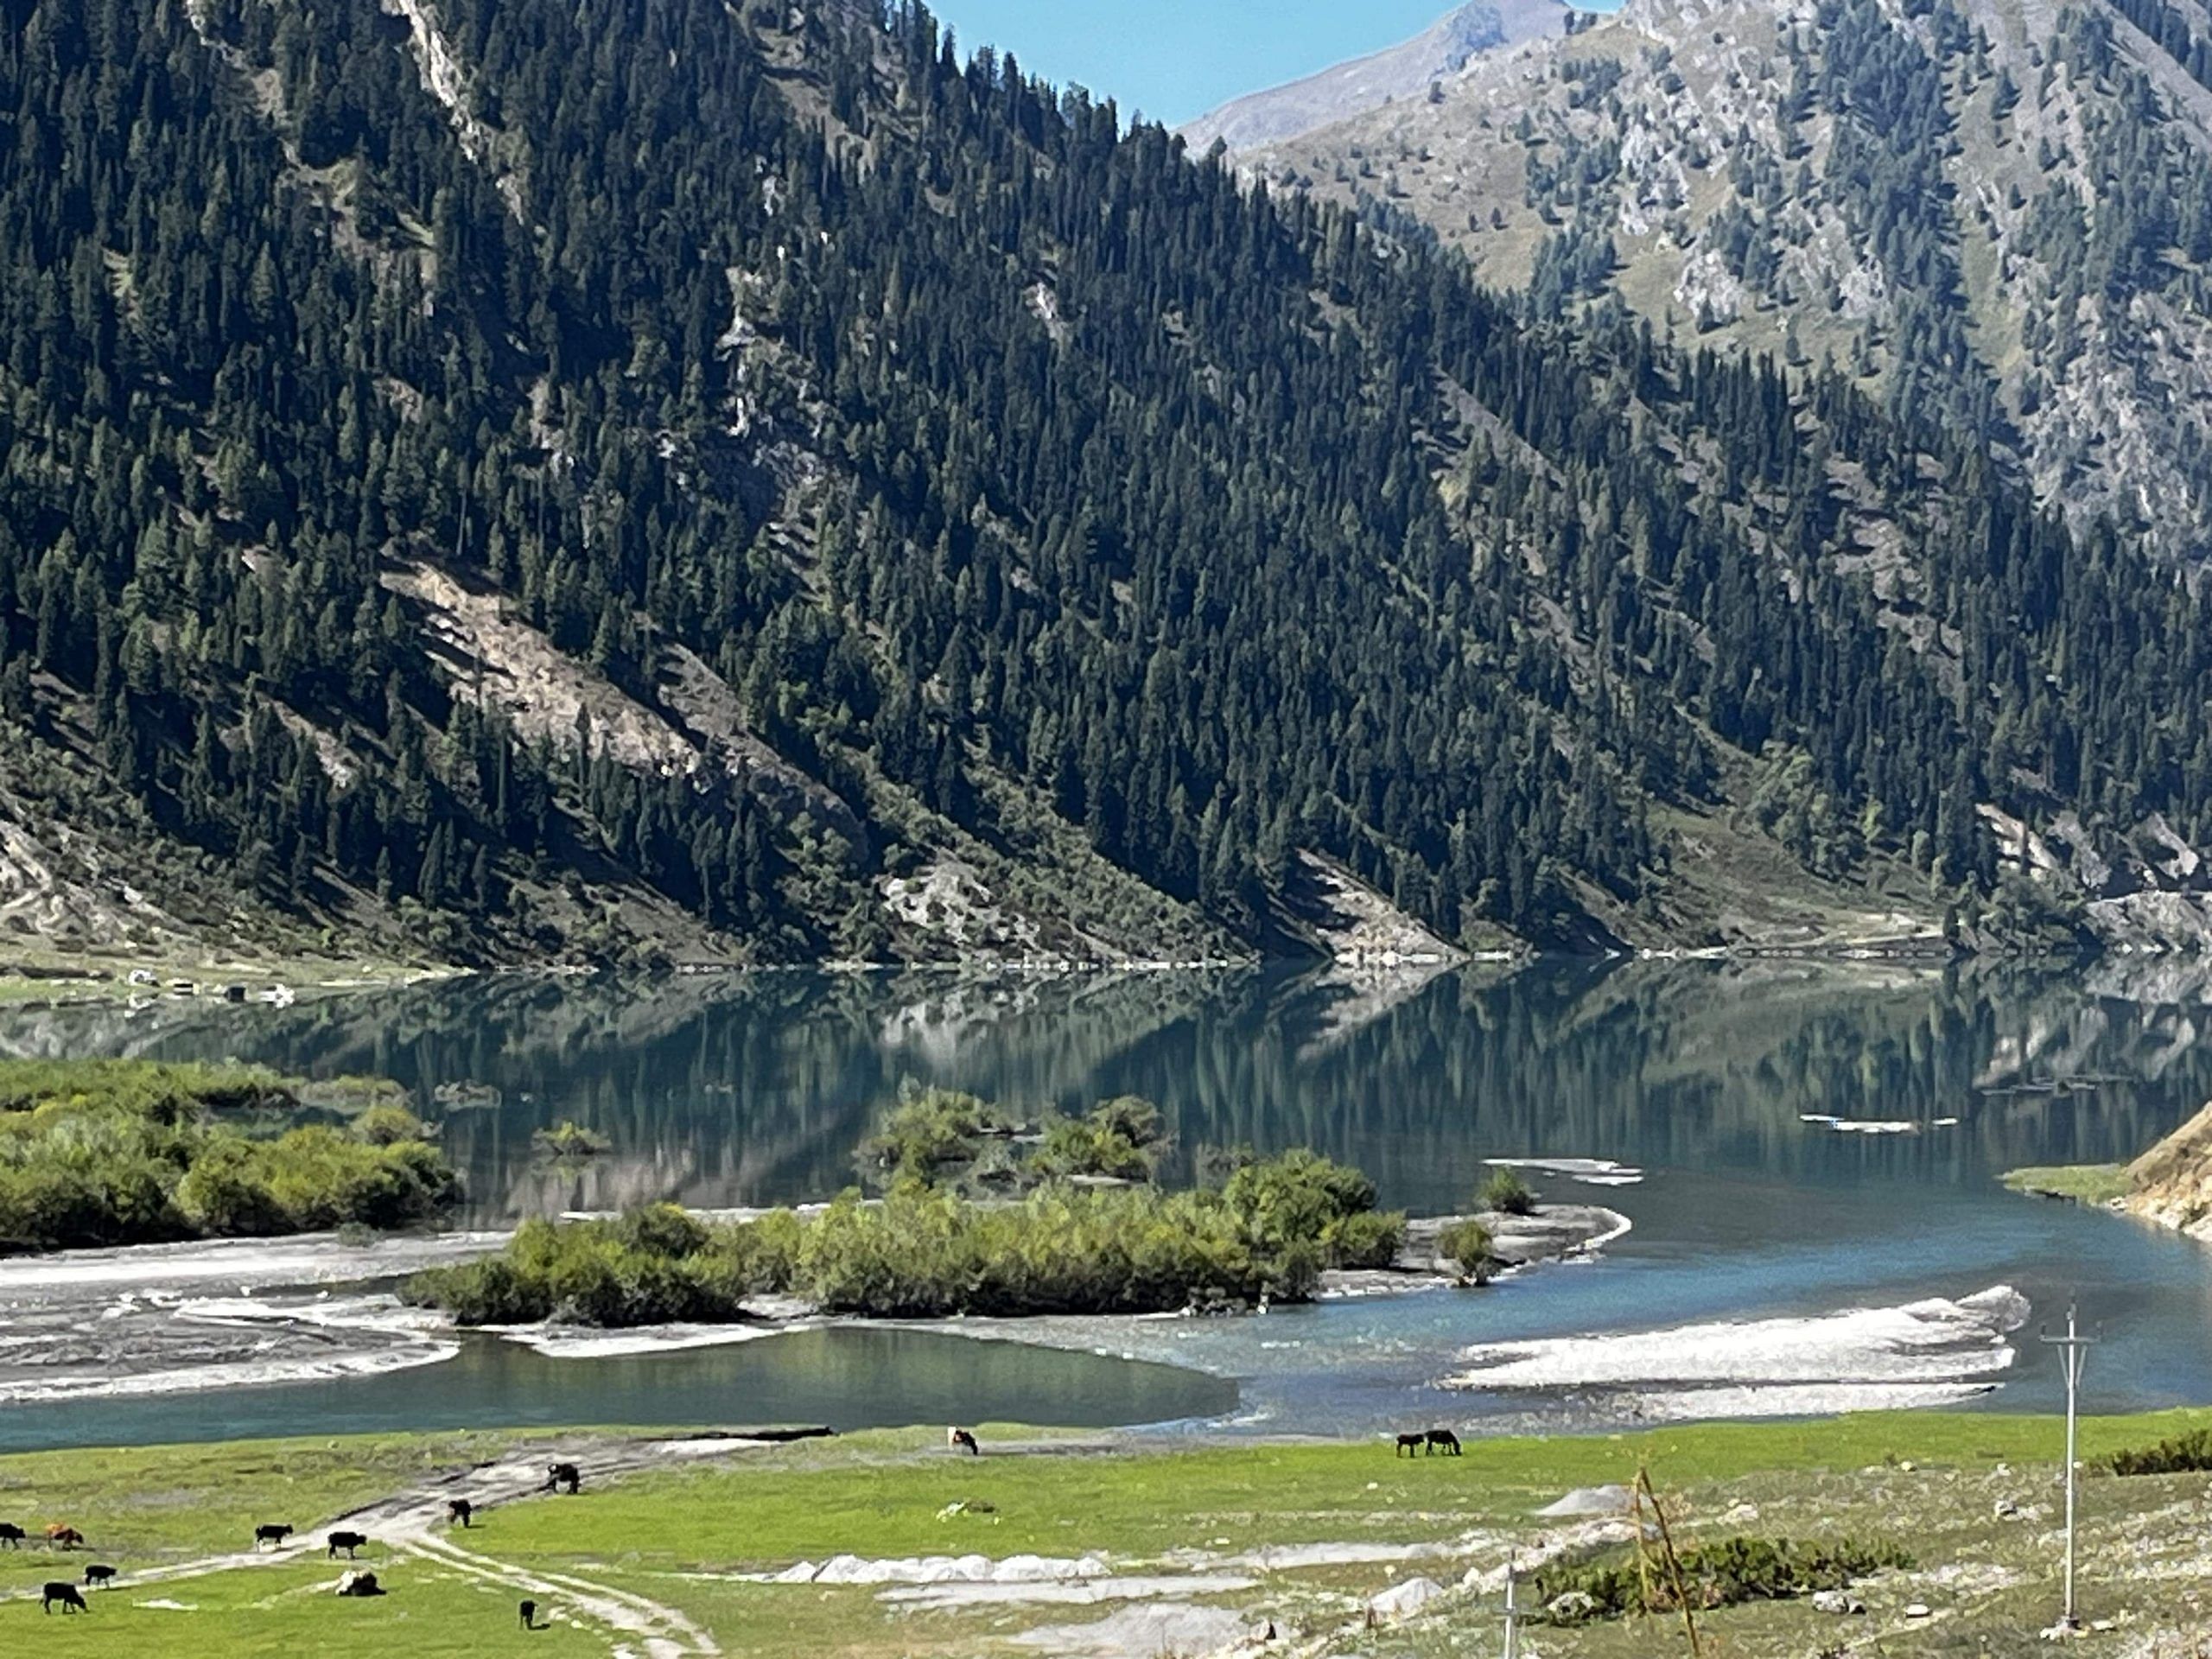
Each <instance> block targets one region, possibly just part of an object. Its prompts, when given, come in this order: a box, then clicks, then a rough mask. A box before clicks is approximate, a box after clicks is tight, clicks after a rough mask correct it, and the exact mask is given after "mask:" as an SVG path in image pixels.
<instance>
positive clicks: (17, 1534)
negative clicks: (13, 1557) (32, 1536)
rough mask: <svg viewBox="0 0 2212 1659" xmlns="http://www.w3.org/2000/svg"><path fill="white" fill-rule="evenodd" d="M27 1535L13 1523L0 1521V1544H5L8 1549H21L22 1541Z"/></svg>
mask: <svg viewBox="0 0 2212 1659" xmlns="http://www.w3.org/2000/svg"><path fill="white" fill-rule="evenodd" d="M28 1536H29V1534H28V1533H26V1532H24V1530H23V1529H22V1528H21V1527H19V1526H17V1525H16V1523H15V1522H12V1521H0V1544H5V1545H6V1546H7V1547H8V1548H10V1549H21V1548H22V1547H23V1540H24V1539H25V1538H26V1537H28Z"/></svg>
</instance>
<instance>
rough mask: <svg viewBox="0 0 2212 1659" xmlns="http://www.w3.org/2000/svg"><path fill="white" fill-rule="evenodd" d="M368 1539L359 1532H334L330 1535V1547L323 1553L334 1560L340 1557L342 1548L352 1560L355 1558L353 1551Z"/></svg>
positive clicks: (348, 1558)
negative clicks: (339, 1553)
mask: <svg viewBox="0 0 2212 1659" xmlns="http://www.w3.org/2000/svg"><path fill="white" fill-rule="evenodd" d="M367 1542H368V1540H367V1539H366V1538H365V1537H364V1536H362V1535H360V1534H359V1533H358V1532H334V1533H332V1534H331V1535H330V1539H329V1545H328V1548H327V1549H325V1550H324V1552H323V1553H324V1554H326V1555H327V1556H328V1557H329V1558H330V1559H331V1560H337V1559H338V1552H339V1551H340V1550H341V1549H342V1550H344V1551H345V1552H346V1560H349V1561H350V1560H353V1552H354V1551H355V1550H357V1549H359V1548H361V1546H362V1545H364V1544H365V1543H367Z"/></svg>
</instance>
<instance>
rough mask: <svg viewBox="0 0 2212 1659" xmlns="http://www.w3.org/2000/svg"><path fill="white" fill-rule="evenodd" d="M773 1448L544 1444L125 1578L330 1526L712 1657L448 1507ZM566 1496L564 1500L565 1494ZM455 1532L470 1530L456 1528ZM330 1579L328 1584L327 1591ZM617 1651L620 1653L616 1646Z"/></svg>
mask: <svg viewBox="0 0 2212 1659" xmlns="http://www.w3.org/2000/svg"><path fill="white" fill-rule="evenodd" d="M773 1444H775V1442H773V1441H769V1440H738V1439H714V1440H617V1439H613V1438H611V1437H603V1436H595V1437H591V1438H583V1439H576V1440H547V1441H543V1442H539V1443H537V1444H536V1445H533V1446H531V1447H530V1448H529V1449H528V1450H527V1451H526V1452H517V1453H514V1454H512V1455H510V1456H507V1457H504V1458H500V1459H494V1460H493V1461H491V1462H487V1463H482V1464H479V1465H476V1466H474V1468H470V1469H465V1470H456V1471H452V1472H450V1473H447V1474H442V1475H439V1476H436V1477H434V1478H430V1479H428V1480H425V1481H423V1482H420V1483H418V1484H415V1485H413V1486H410V1487H408V1488H406V1489H405V1490H404V1491H399V1492H396V1493H394V1494H393V1495H392V1496H391V1497H386V1498H380V1499H378V1501H377V1502H376V1503H371V1504H368V1505H365V1507H363V1508H360V1509H357V1510H350V1511H348V1512H347V1513H346V1514H344V1515H340V1516H335V1517H334V1518H333V1519H331V1520H329V1521H327V1522H323V1523H322V1524H321V1525H320V1526H316V1527H312V1528H309V1529H307V1530H305V1531H303V1532H297V1533H295V1534H294V1535H292V1537H291V1538H290V1539H289V1540H287V1541H286V1542H285V1543H284V1544H283V1546H282V1547H281V1548H274V1549H242V1550H235V1551H232V1552H230V1553H227V1554H219V1555H205V1556H200V1557H197V1558H195V1559H194V1560H186V1561H175V1562H171V1563H168V1564H167V1565H165V1566H161V1567H145V1568H143V1569H140V1570H137V1571H134V1572H133V1573H131V1574H130V1585H131V1587H132V1588H134V1589H136V1588H137V1587H139V1586H149V1585H164V1584H175V1583H181V1582H184V1581H188V1580H194V1579H203V1578H207V1577H210V1576H213V1575H214V1574H216V1573H233V1572H239V1571H243V1570H248V1569H251V1568H256V1567H291V1566H297V1565H299V1564H300V1563H301V1562H302V1561H307V1560H313V1559H315V1554H316V1553H317V1552H318V1551H322V1552H325V1553H326V1554H327V1550H328V1538H329V1535H330V1534H331V1533H333V1532H355V1533H359V1534H362V1535H364V1536H365V1537H366V1538H367V1539H368V1540H369V1541H370V1542H371V1543H372V1545H374V1546H375V1547H377V1548H380V1549H382V1550H385V1551H387V1552H389V1553H390V1554H391V1555H393V1556H413V1557H416V1559H418V1560H423V1561H427V1562H432V1563H435V1564H436V1565H438V1566H441V1567H446V1568H448V1569H449V1570H451V1571H453V1572H455V1573H461V1574H463V1575H465V1576H467V1577H469V1578H473V1579H475V1580H479V1581H480V1582H483V1583H486V1584H495V1585H498V1586H501V1587H502V1588H504V1589H506V1590H509V1591H511V1592H513V1593H514V1594H515V1595H516V1596H517V1598H518V1599H520V1598H523V1597H530V1598H533V1599H537V1601H538V1602H539V1603H540V1604H541V1605H540V1613H541V1616H543V1615H550V1614H552V1613H554V1612H555V1611H556V1609H557V1610H560V1611H569V1612H570V1613H573V1614H575V1615H576V1616H578V1617H581V1618H585V1619H588V1620H589V1621H590V1622H592V1623H594V1624H600V1625H602V1626H604V1627H605V1628H606V1629H607V1630H609V1631H610V1632H612V1633H613V1634H614V1635H615V1636H616V1637H630V1638H633V1639H635V1640H636V1641H638V1642H639V1643H640V1644H641V1645H642V1647H643V1649H644V1653H645V1659H718V1656H720V1654H721V1648H720V1647H719V1646H718V1645H716V1643H715V1638H714V1637H713V1636H712V1634H711V1633H709V1631H707V1630H704V1629H702V1627H701V1626H700V1625H698V1624H695V1623H694V1622H693V1621H692V1620H691V1619H690V1618H687V1617H686V1616H685V1615H684V1614H683V1613H682V1612H680V1611H677V1609H675V1608H673V1607H670V1606H667V1605H664V1604H663V1603H660V1602H657V1601H654V1600H652V1599H650V1598H648V1597H645V1596H641V1595H639V1594H637V1593H635V1592H631V1591H626V1590H617V1589H613V1588H612V1587H611V1586H607V1585H603V1584H599V1583H595V1582H594V1581H593V1580H589V1579H586V1578H581V1577H578V1576H576V1575H575V1574H573V1573H554V1572H550V1571H545V1570H538V1571H535V1572H532V1571H528V1570H525V1569H524V1568H521V1567H513V1566H511V1565H509V1564H508V1563H507V1562H505V1561H502V1560H498V1559H496V1558H495V1557H493V1556H490V1555H486V1554H480V1553H479V1552H478V1551H476V1550H474V1549H468V1548H463V1547H462V1546H461V1544H459V1543H458V1542H456V1541H455V1540H454V1530H455V1529H454V1528H453V1527H452V1524H451V1522H449V1520H448V1507H447V1506H448V1503H451V1502H452V1500H454V1499H455V1498H460V1497H465V1498H467V1500H468V1502H469V1503H470V1504H471V1505H472V1506H473V1508H474V1512H475V1513H476V1514H478V1515H482V1514H484V1513H486V1511H489V1510H498V1509H499V1508H502V1507H505V1506H507V1505H510V1504H513V1503H520V1502H523V1501H524V1500H526V1499H529V1498H532V1497H545V1496H548V1495H549V1494H548V1491H547V1486H546V1476H547V1471H548V1468H549V1465H552V1464H555V1463H574V1464H575V1465H577V1466H578V1467H579V1468H580V1469H582V1471H585V1477H586V1481H587V1486H588V1485H589V1484H596V1483H597V1482H600V1481H604V1480H612V1479H619V1478H621V1477H623V1476H625V1475H630V1474H634V1473H636V1472H638V1471H640V1470H643V1469H647V1468H664V1467H666V1466H667V1465H670V1464H671V1463H675V1462H683V1461H692V1462H706V1461H712V1460H715V1459H722V1458H728V1457H734V1456H736V1455H738V1454H740V1453H742V1452H756V1451H760V1450H761V1449H763V1448H765V1447H766V1446H771V1445H773ZM563 1501H565V1500H563ZM461 1535H467V1534H466V1532H463V1533H462V1534H461ZM94 1559H96V1556H95V1555H94V1554H92V1553H89V1552H88V1553H86V1554H84V1555H83V1556H81V1557H77V1556H71V1555H57V1556H56V1557H55V1560H56V1561H57V1563H58V1562H60V1561H64V1560H67V1562H68V1564H69V1573H68V1577H69V1578H70V1579H71V1580H75V1578H76V1576H77V1573H78V1571H79V1560H86V1561H89V1560H94ZM335 1583H336V1580H335V1579H334V1580H333V1587H334V1586H335ZM40 1594H41V1590H40V1588H39V1587H37V1586H31V1587H26V1588H24V1589H22V1590H19V1591H16V1592H14V1593H12V1594H0V1600H10V1601H36V1600H38V1599H39V1598H40ZM617 1651H618V1652H620V1651H623V1649H621V1648H620V1647H618V1649H617Z"/></svg>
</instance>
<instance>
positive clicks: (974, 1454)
mask: <svg viewBox="0 0 2212 1659" xmlns="http://www.w3.org/2000/svg"><path fill="white" fill-rule="evenodd" d="M944 1443H945V1444H946V1445H947V1446H950V1447H951V1448H952V1449H953V1450H954V1451H955V1452H966V1453H967V1454H968V1455H969V1457H971V1458H980V1457H982V1455H983V1448H982V1446H978V1445H976V1437H975V1436H974V1435H973V1434H970V1433H969V1432H968V1431H967V1430H966V1429H964V1428H948V1429H946V1430H945V1431H944Z"/></svg>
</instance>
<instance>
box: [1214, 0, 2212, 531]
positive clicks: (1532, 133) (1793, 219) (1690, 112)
mask: <svg viewBox="0 0 2212 1659" xmlns="http://www.w3.org/2000/svg"><path fill="white" fill-rule="evenodd" d="M2131 14H2133V16H2131ZM2135 17H2139V18H2140V20H2141V21H2142V22H2148V23H2152V24H2153V25H2154V26H2156V27H2158V28H2159V29H2161V32H2162V33H2163V34H2164V35H2165V36H2166V37H2167V38H2168V39H2169V41H2170V42H2171V44H2172V46H2173V48H2174V51H2173V52H2169V51H2168V50H2166V49H2164V48H2162V47H2161V46H2159V45H2158V42H2157V41H2154V40H2153V39H2152V36H2151V35H2147V34H2145V32H2144V30H2143V29H2141V28H2140V27H2139V25H2138V22H2136V21H2135V20H2134V19H2135ZM2161 19H2164V20H2166V21H2164V22H2161V21H2160V20H2161ZM2207 42H2212V16H2209V15H2208V14H2206V13H2205V11H2204V10H2203V9H2202V7H2200V6H2197V5H2196V4H2195V3H2194V0H2182V3H2176V4H2169V3H2165V0H2126V3H2125V4H2107V3H2101V0H2099V3H2093V4H2090V5H2088V6H2084V7H2077V8H2070V9H2067V10H2063V11H2062V10H2054V9H2050V8H2044V7H2040V6H2035V5H2030V4H2025V3H2016V0H1958V3H1952V0H1942V3H1937V4H1933V5H1928V6H1922V7H1916V8H1908V9H1897V8H1891V7H1885V6H1883V5H1881V4H1878V3H1875V0H1847V3H1836V0H1797V3H1793V4H1791V5H1789V6H1786V7H1783V8H1782V9H1780V10H1776V9H1773V8H1767V7H1758V6H1751V5H1746V4H1741V3H1735V0H1629V3H1628V5H1627V6H1625V7H1624V10H1622V11H1621V12H1619V13H1618V14H1615V15H1613V16H1611V17H1596V18H1592V19H1591V20H1590V22H1589V26H1588V27H1587V28H1586V29H1581V30H1580V31H1578V33H1577V34H1576V35H1574V36H1573V38H1572V39H1571V40H1569V41H1561V42H1540V43H1536V44H1535V45H1532V46H1531V47H1529V48H1528V49H1527V50H1525V51H1524V52H1522V53H1519V54H1515V55H1514V58H1513V60H1512V62H1511V63H1510V64H1507V63H1503V62H1490V61H1485V60H1479V59H1478V60H1475V61H1473V62H1472V63H1471V64H1470V65H1469V67H1468V68H1467V70H1466V72H1465V73H1464V74H1463V75H1461V76H1459V77H1457V78H1454V79H1452V81H1450V82H1448V83H1446V84H1445V85H1444V86H1442V87H1441V88H1440V98H1441V100H1442V101H1441V102H1440V103H1439V104H1437V105H1426V104H1423V105H1412V106H1404V105H1399V106H1392V107H1390V108H1387V109H1384V108H1370V109H1369V110H1367V111H1364V112H1363V113H1361V114H1359V115H1357V116H1356V117H1354V118H1351V119H1350V120H1348V121H1347V122H1344V123H1342V124H1339V125H1338V126H1337V127H1335V128H1333V129H1332V130H1329V131H1328V132H1326V133H1325V134H1322V133H1309V134H1307V135H1306V136H1305V137H1304V138H1302V139H1300V140H1293V141H1288V142H1287V143H1284V144H1281V145H1278V146H1275V147H1274V148H1272V149H1267V148H1263V149H1256V150H1254V151H1252V152H1251V153H1249V154H1247V155H1245V156H1242V157H1240V160H1241V162H1243V165H1245V166H1246V167H1247V168H1248V169H1249V171H1250V173H1251V174H1252V175H1254V176H1255V177H1257V176H1265V177H1268V178H1269V179H1271V180H1274V181H1286V180H1294V181H1297V183H1298V185H1299V187H1300V188H1310V189H1313V190H1315V191H1317V192H1319V194H1322V195H1324V196H1327V197H1332V198H1334V199H1338V200H1345V201H1348V202H1352V203H1356V204H1357V205H1359V206H1360V207H1362V208H1363V211H1367V212H1370V213H1372V214H1373V215H1375V216H1376V217H1377V218H1378V219H1387V220H1389V221H1392V222H1396V223H1399V224H1401V225H1402V226H1420V227H1421V229H1422V232H1423V233H1424V234H1433V235H1435V236H1436V237H1438V238H1440V240H1441V241H1442V242H1443V243H1445V244H1446V245H1449V246H1450V247H1451V248H1452V249H1453V250H1454V251H1457V252H1459V253H1461V254H1463V255H1465V257H1467V258H1468V259H1469V260H1470V262H1471V264H1472V265H1473V267H1474V269H1475V270H1476V272H1477V273H1478V276H1479V277H1481V278H1482V279H1483V280H1484V281H1486V282H1489V283H1494V284H1496V285H1497V286H1500V287H1502V288H1506V289H1514V290H1516V291H1519V292H1522V293H1523V294H1525V295H1526V296H1528V301H1529V304H1530V305H1531V307H1532V308H1535V311H1537V312H1538V313H1539V314H1552V313H1556V312H1558V311H1560V310H1561V309H1572V308H1577V307H1580V306H1585V305H1588V304H1592V303H1595V302H1600V301H1618V302H1620V303H1621V304H1623V305H1624V306H1626V307H1627V308H1629V309H1630V310H1631V311H1632V312H1634V313H1635V314H1637V315H1641V316H1643V317H1647V318H1649V319H1650V320H1651V321H1652V322H1653V323H1654V325H1655V326H1656V327H1662V328H1664V329H1667V330H1669V331H1671V332H1673V333H1675V334H1677V335H1678V336H1679V337H1681V338H1683V339H1685V340H1697V341H1699V342H1700V343H1710V344H1713V345H1714V346H1719V347H1721V348H1724V349H1727V350H1743V351H1748V352H1754V353H1764V354H1769V355H1771V356H1774V357H1776V358H1778V359H1785V360H1788V361H1789V362H1791V363H1793V364H1795V365H1799V366H1801V367H1810V366H1812V365H1817V364H1819V363H1820V362H1821V361H1823V360H1834V362H1836V363H1838V364H1840V365H1843V366H1844V367H1845V368H1846V369H1847V370H1848V371H1849V372H1851V373H1852V374H1853V378H1855V379H1857V380H1858V381H1859V383H1860V384H1862V385H1866V386H1867V387H1868V388H1869V389H1870V390H1871V391H1872V392H1873V393H1874V394H1875V395H1876V396H1877V397H1880V398H1881V399H1882V400H1883V401H1884V402H1885V404H1886V405H1887V406H1888V407H1889V408H1891V410H1893V411H1894V412H1897V413H1898V414H1899V415H1900V416H1903V417H1904V418H1907V419H1910V420H1914V421H1923V422H1943V423H1961V424H1963V425H1965V426H1967V428H1969V429H1973V430H1974V431H1976V432H1977V433H1979V434H1980V435H1981V436H1982V438H1983V440H1984V441H1985V442H1986V443H1987V444H1989V445H1990V446H1991V448H1992V449H1993V453H1994V454H1997V455H1998V456H1999V459H2000V460H2003V461H2005V462H2006V463H2007V464H2011V465H2015V466H2018V467H2019V468H2020V469H2021V473H2022V475H2023V476H2024V477H2025V478H2026V479H2027V480H2029V481H2030V482H2031V484H2032V486H2033V487H2034V488H2035V489H2036V491H2037V493H2038V495H2039V497H2041V498H2042V499H2045V500H2050V501H2057V502H2060V503H2062V504H2063V506H2064V509H2065V510H2066V511H2067V512H2068V513H2069V516H2070V517H2071V518H2072V519H2073V522H2074V523H2075V525H2076V527H2077V528H2080V527H2082V526H2084V525H2086V524H2088V522H2089V520H2090V519H2092V518H2094V517H2096V516H2098V515H2099V514H2109V515H2111V516H2113V518H2115V519H2116V521H2117V522H2118V523H2119V524H2120V525H2121V526H2122V527H2123V528H2124V529H2125V530H2126V531H2128V533H2131V534H2135V535H2139V536H2141V537H2145V539H2146V540H2147V541H2148V542H2149V543H2150V544H2152V545H2153V546H2155V547H2156V548H2158V550H2160V551H2161V552H2163V553H2164V554H2165V555H2166V556H2170V557H2174V558H2180V559H2185V560H2191V561H2194V560H2195V559H2196V558H2198V557H2200V556H2202V554H2203V553H2204V552H2205V551H2206V550H2212V495H2208V493H2207V491H2206V489H2205V486H2204V485H2203V482H2202V480H2203V476H2204V474H2203V469H2202V467H2201V466H2200V465H2199V464H2198V463H2199V460H2200V458H2201V457H2202V456H2203V455H2204V454H2206V452H2207V448H2208V446H2212V429H2208V427H2207V425H2206V423H2205V416H2204V411H2205V410H2206V408H2207V407H2208V394H2212V296H2208V294H2207V292H2206V289H2205V283H2204V270H2205V269H2206V266H2207V264H2208V263H2212V239H2208V236H2207V233H2206V232H2205V230H2204V228H2203V226H2202V211H2201V207H2200V204H2201V202H2202V200H2203V198H2204V197H2205V195H2206V194H2207V192H2208V191H2212V171H2208V167H2212V163H2208V160H2207V158H2208V156H2212V90H2208V88H2207V86H2206V85H2205V83H2204V81H2203V80H2201V79H2197V78H2196V74H2193V73H2191V71H2190V67H2189V64H2190V63H2194V64H2195V65H2196V69H2197V70H2198V71H2200V72H2202V73H2205V74H2206V75H2208V76H2212V60H2209V59H2208V52H2212V48H2208V46H2207V44H2206V43H2207ZM2176 54H2179V55H2178V56H2177V55H2176ZM2184 60H2186V61H2184ZM1885 156H1887V157H1893V158H1897V159H1895V160H1894V161H1885V159H1883V158H1884V157H1885Z"/></svg>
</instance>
